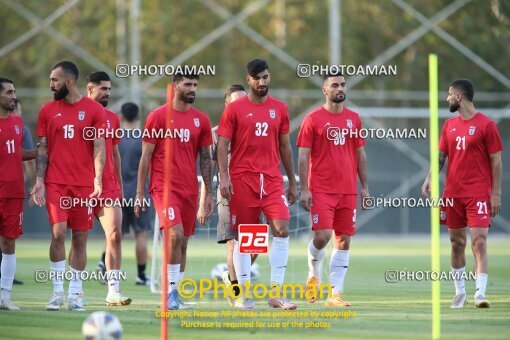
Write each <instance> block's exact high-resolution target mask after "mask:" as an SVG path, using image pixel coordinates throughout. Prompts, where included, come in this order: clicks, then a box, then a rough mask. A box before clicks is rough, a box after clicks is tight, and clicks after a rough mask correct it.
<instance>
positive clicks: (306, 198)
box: [298, 147, 312, 211]
mask: <svg viewBox="0 0 510 340" xmlns="http://www.w3.org/2000/svg"><path fill="white" fill-rule="evenodd" d="M311 152H312V149H311V148H305V147H299V156H298V173H299V182H300V184H301V199H300V203H301V206H302V207H303V208H305V210H307V211H310V209H311V207H312V193H311V192H310V189H309V188H308V164H309V160H310V153H311Z"/></svg>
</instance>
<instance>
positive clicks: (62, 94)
mask: <svg viewBox="0 0 510 340" xmlns="http://www.w3.org/2000/svg"><path fill="white" fill-rule="evenodd" d="M68 94H69V89H68V88H67V85H64V86H62V87H61V88H60V90H58V91H57V92H53V99H55V100H61V99H64V98H65V97H66V96H67V95H68Z"/></svg>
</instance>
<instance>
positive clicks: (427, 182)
mask: <svg viewBox="0 0 510 340" xmlns="http://www.w3.org/2000/svg"><path fill="white" fill-rule="evenodd" d="M429 192H430V175H427V178H425V182H423V185H422V186H421V194H422V195H423V196H425V197H427V198H429Z"/></svg>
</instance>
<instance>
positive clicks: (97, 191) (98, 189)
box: [89, 177, 103, 198]
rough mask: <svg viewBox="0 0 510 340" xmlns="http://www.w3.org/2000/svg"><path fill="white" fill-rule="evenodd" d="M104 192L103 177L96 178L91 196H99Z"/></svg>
mask: <svg viewBox="0 0 510 340" xmlns="http://www.w3.org/2000/svg"><path fill="white" fill-rule="evenodd" d="M102 193H103V183H102V182H101V178H98V177H96V178H94V192H93V193H91V194H90V195H89V198H92V197H99V196H101V194H102Z"/></svg>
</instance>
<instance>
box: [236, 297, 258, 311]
mask: <svg viewBox="0 0 510 340" xmlns="http://www.w3.org/2000/svg"><path fill="white" fill-rule="evenodd" d="M234 308H239V309H255V303H254V302H253V300H252V299H247V298H245V297H243V296H241V297H238V298H237V299H235V300H234Z"/></svg>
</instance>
